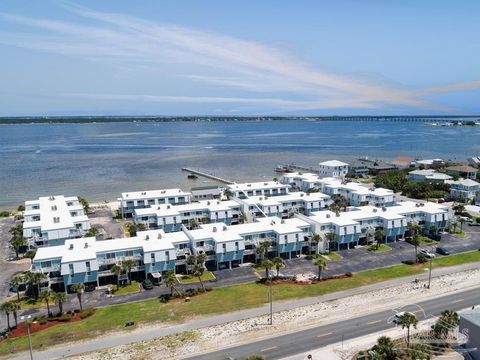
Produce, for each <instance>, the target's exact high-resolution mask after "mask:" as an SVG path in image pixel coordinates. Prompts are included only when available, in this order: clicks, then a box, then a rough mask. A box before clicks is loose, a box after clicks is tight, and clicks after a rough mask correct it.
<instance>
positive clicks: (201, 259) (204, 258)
mask: <svg viewBox="0 0 480 360" xmlns="http://www.w3.org/2000/svg"><path fill="white" fill-rule="evenodd" d="M205 261H207V255H205V254H204V253H201V254H197V263H199V264H201V265H204V264H205Z"/></svg>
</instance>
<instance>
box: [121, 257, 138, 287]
mask: <svg viewBox="0 0 480 360" xmlns="http://www.w3.org/2000/svg"><path fill="white" fill-rule="evenodd" d="M135 265H136V262H135V261H134V260H131V259H128V260H124V261H122V267H123V269H124V270H125V272H126V273H127V278H128V283H129V284H131V283H132V280H131V278H130V273H131V272H132V268H133V267H134V266H135Z"/></svg>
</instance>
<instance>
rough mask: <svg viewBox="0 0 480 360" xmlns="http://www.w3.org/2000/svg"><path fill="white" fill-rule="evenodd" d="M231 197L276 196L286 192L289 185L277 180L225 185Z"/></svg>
mask: <svg viewBox="0 0 480 360" xmlns="http://www.w3.org/2000/svg"><path fill="white" fill-rule="evenodd" d="M226 187H227V189H229V190H230V191H231V192H232V196H233V197H237V198H241V199H244V198H246V197H250V196H262V195H263V196H278V195H286V194H288V189H289V188H290V185H288V184H281V183H279V182H277V181H266V182H253V183H243V184H231V185H226Z"/></svg>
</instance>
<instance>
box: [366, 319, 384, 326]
mask: <svg viewBox="0 0 480 360" xmlns="http://www.w3.org/2000/svg"><path fill="white" fill-rule="evenodd" d="M382 321H383V320H375V321H370V322H368V323H367V325H373V324H378V323H380V322H382Z"/></svg>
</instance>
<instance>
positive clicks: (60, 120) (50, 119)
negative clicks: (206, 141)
mask: <svg viewBox="0 0 480 360" xmlns="http://www.w3.org/2000/svg"><path fill="white" fill-rule="evenodd" d="M281 120H306V121H391V122H430V121H452V120H457V121H461V120H470V121H471V120H477V121H480V115H446V116H445V115H422V116H420V115H406V116H402V115H398V116H396V115H389V116H380V115H379V116H366V115H365V116H364V115H359V116H25V117H20V116H19V117H0V125H20V124H95V123H127V122H128V123H131V122H141V123H146V122H149V123H163V122H209V121H215V122H220V121H281Z"/></svg>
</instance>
